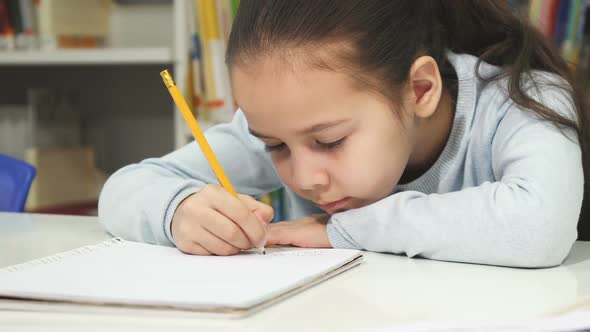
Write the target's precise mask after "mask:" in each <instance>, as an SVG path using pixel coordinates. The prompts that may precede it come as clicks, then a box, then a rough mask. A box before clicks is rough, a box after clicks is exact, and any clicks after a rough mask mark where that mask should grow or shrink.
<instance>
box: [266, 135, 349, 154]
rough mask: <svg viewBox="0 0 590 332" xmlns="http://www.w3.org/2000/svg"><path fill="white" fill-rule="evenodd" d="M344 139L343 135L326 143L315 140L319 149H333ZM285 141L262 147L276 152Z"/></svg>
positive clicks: (282, 146)
mask: <svg viewBox="0 0 590 332" xmlns="http://www.w3.org/2000/svg"><path fill="white" fill-rule="evenodd" d="M344 141H346V137H343V138H341V139H339V140H336V141H334V142H328V143H322V142H318V141H316V144H317V145H318V146H319V147H320V149H322V150H327V151H330V150H334V149H336V148H338V147H339V146H340V145H342V143H344ZM285 146H286V145H285V143H280V144H275V145H265V147H264V149H265V150H266V151H267V152H278V151H281V150H283V149H284V148H285Z"/></svg>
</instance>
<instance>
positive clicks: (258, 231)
mask: <svg viewBox="0 0 590 332" xmlns="http://www.w3.org/2000/svg"><path fill="white" fill-rule="evenodd" d="M203 190H208V192H207V193H206V196H205V197H208V199H209V200H210V201H209V203H210V204H211V206H212V207H213V208H214V209H215V210H216V211H218V212H219V213H221V214H223V215H224V216H225V217H227V218H229V219H230V220H231V221H233V222H234V223H235V224H236V225H238V226H239V227H240V228H241V229H242V231H243V232H244V233H245V234H246V236H247V237H248V239H249V240H250V243H251V245H252V246H256V247H259V246H262V245H264V243H265V242H266V231H265V227H263V225H262V224H261V223H260V221H259V220H258V218H257V217H256V216H255V215H254V214H253V213H252V211H250V209H249V208H248V206H247V205H246V204H244V203H243V202H242V201H241V200H239V199H236V198H235V197H233V196H232V195H231V194H230V193H229V192H227V191H226V190H225V189H223V188H221V187H220V186H212V185H209V186H206V187H205V188H203Z"/></svg>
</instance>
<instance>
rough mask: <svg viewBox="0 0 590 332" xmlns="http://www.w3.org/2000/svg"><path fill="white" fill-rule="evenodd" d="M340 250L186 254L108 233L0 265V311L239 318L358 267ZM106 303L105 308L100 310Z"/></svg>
mask: <svg viewBox="0 0 590 332" xmlns="http://www.w3.org/2000/svg"><path fill="white" fill-rule="evenodd" d="M361 259H362V255H361V252H360V251H357V250H347V249H301V248H292V247H288V248H287V247H281V248H269V249H268V250H267V254H266V255H261V254H257V253H254V252H249V251H245V252H243V253H241V254H239V255H236V256H227V257H221V256H192V255H186V254H183V253H181V252H180V251H179V250H178V249H176V248H169V247H163V246H155V245H149V244H144V243H137V242H130V241H125V240H122V239H120V238H114V239H111V240H108V241H105V242H102V243H99V244H96V245H91V246H85V247H81V248H78V249H75V250H72V251H68V252H64V253H60V254H57V255H53V256H49V257H45V258H42V259H38V260H34V261H31V262H27V263H23V264H19V265H14V266H10V267H7V268H4V269H1V270H0V310H48V311H51V310H58V311H68V312H70V311H80V310H82V311H95V310H98V311H101V310H102V311H104V310H110V309H116V308H123V309H125V310H127V311H128V310H129V309H139V310H144V311H146V310H147V311H149V310H166V311H181V312H190V313H195V312H201V313H214V314H222V313H224V314H233V315H238V316H241V315H245V314H249V313H251V312H254V311H256V310H258V309H261V308H263V307H265V306H268V305H270V304H272V303H274V302H276V301H279V300H281V299H283V298H285V297H287V296H289V295H292V294H295V293H297V292H299V291H302V290H304V289H306V288H308V287H310V286H312V285H315V284H317V283H319V282H322V281H324V280H326V279H328V278H330V277H332V276H335V275H337V274H339V273H341V272H343V271H346V270H348V269H350V268H352V267H354V266H356V265H358V264H360V262H361ZM107 308H108V309H107Z"/></svg>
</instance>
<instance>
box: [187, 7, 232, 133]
mask: <svg viewBox="0 0 590 332" xmlns="http://www.w3.org/2000/svg"><path fill="white" fill-rule="evenodd" d="M238 4H239V1H238V0H191V1H189V4H188V10H187V20H188V22H189V24H188V26H189V33H190V38H191V43H190V45H191V53H190V59H191V61H190V66H189V67H190V68H189V71H190V72H189V75H187V76H188V77H189V78H190V80H191V81H190V82H189V83H188V84H187V86H188V87H189V89H188V91H186V93H187V94H188V95H189V98H187V99H188V100H192V101H193V102H192V108H193V109H194V110H195V113H196V114H197V116H198V118H199V120H201V121H203V122H207V123H210V124H218V123H225V122H229V121H231V118H232V117H233V114H234V112H235V109H236V105H235V102H234V100H233V96H232V93H231V86H230V81H229V74H228V70H227V67H226V65H225V50H226V47H227V40H228V38H229V33H230V31H231V25H232V22H233V18H234V16H235V13H236V10H237V7H238Z"/></svg>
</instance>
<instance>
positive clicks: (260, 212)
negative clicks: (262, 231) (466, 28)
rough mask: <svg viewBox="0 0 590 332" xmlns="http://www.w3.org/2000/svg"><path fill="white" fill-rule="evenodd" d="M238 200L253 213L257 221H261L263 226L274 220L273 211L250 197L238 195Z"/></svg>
mask: <svg viewBox="0 0 590 332" xmlns="http://www.w3.org/2000/svg"><path fill="white" fill-rule="evenodd" d="M239 196H240V200H241V201H242V202H244V204H246V206H248V208H249V209H250V211H252V212H253V213H254V215H256V216H257V217H258V219H259V220H261V221H263V222H264V223H265V224H270V223H271V222H272V219H273V218H274V215H275V212H274V209H273V208H272V207H271V206H269V205H267V204H264V203H262V202H260V201H257V200H255V199H254V198H253V197H252V196H248V195H239Z"/></svg>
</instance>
